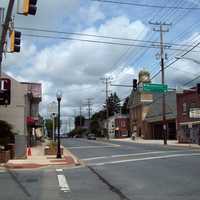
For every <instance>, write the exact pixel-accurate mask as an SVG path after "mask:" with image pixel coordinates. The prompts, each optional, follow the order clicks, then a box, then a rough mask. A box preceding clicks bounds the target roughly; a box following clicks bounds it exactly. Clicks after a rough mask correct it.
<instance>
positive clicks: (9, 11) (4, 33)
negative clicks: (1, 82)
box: [0, 0, 15, 78]
mask: <svg viewBox="0 0 200 200" xmlns="http://www.w3.org/2000/svg"><path fill="white" fill-rule="evenodd" d="M14 3H15V0H10V1H9V4H8V9H7V14H6V18H5V22H4V23H3V29H2V35H1V38H0V78H1V77H2V60H3V51H4V44H5V42H6V36H7V31H8V27H9V22H10V21H11V15H12V10H13V6H14Z"/></svg>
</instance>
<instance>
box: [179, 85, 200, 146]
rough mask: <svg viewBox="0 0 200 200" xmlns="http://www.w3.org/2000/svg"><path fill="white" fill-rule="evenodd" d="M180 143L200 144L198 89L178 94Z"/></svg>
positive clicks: (199, 99) (199, 97)
mask: <svg viewBox="0 0 200 200" xmlns="http://www.w3.org/2000/svg"><path fill="white" fill-rule="evenodd" d="M177 133H178V141H179V142H184V143H196V144H200V96H199V94H198V93H197V91H196V88H192V89H191V90H184V91H183V93H178V94H177Z"/></svg>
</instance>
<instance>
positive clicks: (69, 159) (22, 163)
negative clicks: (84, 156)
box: [4, 142, 80, 169]
mask: <svg viewBox="0 0 200 200" xmlns="http://www.w3.org/2000/svg"><path fill="white" fill-rule="evenodd" d="M46 144H47V142H45V143H41V144H39V145H37V146H36V147H32V148H31V153H32V155H31V156H27V159H18V160H9V161H8V162H7V163H6V164H4V167H7V168H11V169H33V168H39V167H49V166H50V167H51V166H63V167H64V166H65V167H66V166H75V165H80V162H79V161H78V160H77V159H76V157H75V156H74V155H72V154H71V152H69V151H68V150H67V149H65V148H64V147H63V149H64V150H63V155H62V159H57V158H56V155H53V156H49V155H44V149H45V146H46Z"/></svg>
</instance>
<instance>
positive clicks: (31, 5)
mask: <svg viewBox="0 0 200 200" xmlns="http://www.w3.org/2000/svg"><path fill="white" fill-rule="evenodd" d="M36 4H37V0H24V4H23V14H24V15H35V14H36V11H37V6H36Z"/></svg>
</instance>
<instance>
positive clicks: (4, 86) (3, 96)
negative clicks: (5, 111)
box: [0, 78, 11, 105]
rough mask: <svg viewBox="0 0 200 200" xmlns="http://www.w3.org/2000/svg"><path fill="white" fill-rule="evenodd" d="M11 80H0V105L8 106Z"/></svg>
mask: <svg viewBox="0 0 200 200" xmlns="http://www.w3.org/2000/svg"><path fill="white" fill-rule="evenodd" d="M10 93H11V80H10V79H8V78H1V79H0V105H10Z"/></svg>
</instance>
